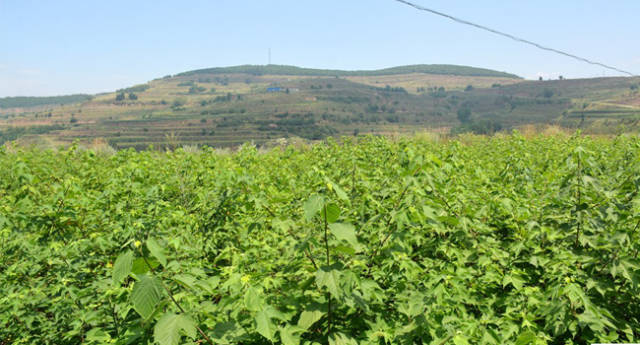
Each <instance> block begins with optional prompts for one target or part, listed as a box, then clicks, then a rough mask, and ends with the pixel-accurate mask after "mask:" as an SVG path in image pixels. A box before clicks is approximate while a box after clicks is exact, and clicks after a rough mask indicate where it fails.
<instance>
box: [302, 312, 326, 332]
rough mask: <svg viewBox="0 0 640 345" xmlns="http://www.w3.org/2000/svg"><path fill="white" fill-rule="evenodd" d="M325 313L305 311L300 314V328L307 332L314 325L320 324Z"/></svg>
mask: <svg viewBox="0 0 640 345" xmlns="http://www.w3.org/2000/svg"><path fill="white" fill-rule="evenodd" d="M323 315H324V312H322V311H320V310H305V311H303V312H302V314H300V319H298V327H300V328H302V329H304V330H307V329H309V327H311V326H313V324H314V323H316V322H318V321H319V320H320V319H321V318H322V316H323Z"/></svg>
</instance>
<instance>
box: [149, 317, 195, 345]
mask: <svg viewBox="0 0 640 345" xmlns="http://www.w3.org/2000/svg"><path fill="white" fill-rule="evenodd" d="M182 334H184V335H186V336H188V337H189V338H191V339H195V337H196V323H195V322H194V321H193V320H192V319H191V318H190V317H188V316H185V315H183V314H180V315H176V314H173V313H167V314H164V315H163V316H162V317H161V318H160V320H158V322H157V323H156V326H155V327H154V329H153V339H154V340H155V341H156V342H157V343H158V344H160V345H178V344H179V343H180V338H181V335H182Z"/></svg>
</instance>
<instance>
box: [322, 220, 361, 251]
mask: <svg viewBox="0 0 640 345" xmlns="http://www.w3.org/2000/svg"><path fill="white" fill-rule="evenodd" d="M329 230H331V233H332V234H333V236H335V237H336V238H337V239H339V240H341V241H346V242H347V243H349V244H350V245H351V246H353V247H354V248H356V249H357V248H358V247H359V243H358V239H357V238H356V229H355V228H354V227H353V225H351V224H345V223H333V224H329Z"/></svg>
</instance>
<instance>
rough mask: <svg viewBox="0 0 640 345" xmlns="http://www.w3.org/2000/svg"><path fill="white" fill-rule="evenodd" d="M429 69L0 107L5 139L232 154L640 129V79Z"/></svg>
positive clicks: (235, 76)
mask: <svg viewBox="0 0 640 345" xmlns="http://www.w3.org/2000/svg"><path fill="white" fill-rule="evenodd" d="M449 67H451V66H449ZM429 68H431V69H432V70H433V68H434V66H404V67H397V68H392V69H388V70H381V71H369V72H344V74H343V75H335V74H336V71H327V70H313V69H304V68H297V67H289V66H239V67H232V68H219V69H209V70H201V71H192V72H186V73H182V74H179V75H176V76H168V77H165V78H161V79H156V80H153V81H150V82H148V83H145V84H141V85H135V86H131V87H128V88H123V89H120V90H117V91H116V92H114V93H107V94H101V95H95V96H93V98H90V99H89V98H88V96H87V97H82V98H79V99H77V101H76V102H73V103H69V104H62V103H61V102H58V103H55V104H51V105H39V106H38V107H33V108H22V107H14V108H5V109H0V143H4V142H7V141H14V140H17V141H18V143H20V144H26V145H31V144H35V145H38V146H41V145H44V146H57V145H60V144H62V145H68V144H70V143H71V142H73V141H79V142H80V143H83V144H92V143H96V142H99V143H107V144H109V145H110V146H112V147H114V148H116V149H122V148H129V147H131V148H136V149H145V148H148V147H150V146H153V147H155V148H163V147H167V146H169V147H175V146H180V145H194V146H202V145H208V146H213V147H233V146H238V145H241V144H243V143H245V142H253V143H255V144H256V145H265V144H270V143H273V142H275V141H277V140H280V139H282V138H284V139H292V140H320V139H324V138H327V137H329V136H333V137H340V136H356V135H361V134H379V135H396V134H411V133H416V132H423V131H436V132H439V133H453V134H456V133H461V132H467V131H471V132H474V133H477V134H493V133H495V132H498V131H510V130H512V129H516V128H520V127H522V126H527V125H535V126H540V125H542V126H545V125H554V126H559V127H562V128H566V129H569V130H571V131H573V130H576V129H580V130H582V131H583V132H585V133H594V134H614V133H622V132H636V131H637V130H638V129H639V128H640V93H639V91H638V86H639V85H640V79H638V78H636V79H633V78H596V79H577V80H557V81H525V80H522V79H517V78H515V77H514V76H512V75H508V76H500V74H499V72H492V73H496V76H470V75H457V74H454V73H456V72H455V71H452V72H451V73H452V74H428V73H426V72H424V71H427V70H429ZM451 68H454V67H451ZM455 68H458V70H457V71H458V72H460V73H462V71H463V70H465V69H466V70H470V71H476V72H478V70H476V69H473V68H471V67H455ZM455 68H454V69H455ZM439 70H440V71H444V70H445V69H444V68H441V69H439ZM205 71H208V72H205ZM338 72H340V71H338ZM313 73H315V74H313ZM341 73H342V72H341ZM367 73H370V74H371V75H367ZM468 73H471V72H468ZM478 73H479V72H478ZM323 74H324V75H323ZM347 74H350V75H347ZM72 97H74V96H72ZM57 101H60V99H59V98H57Z"/></svg>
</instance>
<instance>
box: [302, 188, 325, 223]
mask: <svg viewBox="0 0 640 345" xmlns="http://www.w3.org/2000/svg"><path fill="white" fill-rule="evenodd" d="M323 206H324V198H323V197H322V196H321V195H317V194H315V195H312V196H311V197H310V198H309V200H307V202H305V203H304V206H303V207H302V208H303V209H304V217H305V219H307V220H311V218H313V217H314V216H315V215H316V214H318V212H320V210H322V207H323Z"/></svg>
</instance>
